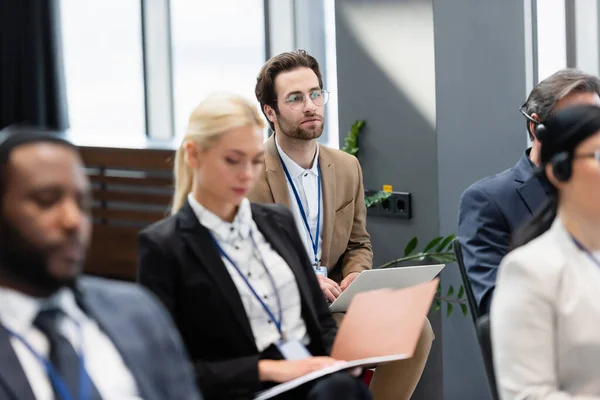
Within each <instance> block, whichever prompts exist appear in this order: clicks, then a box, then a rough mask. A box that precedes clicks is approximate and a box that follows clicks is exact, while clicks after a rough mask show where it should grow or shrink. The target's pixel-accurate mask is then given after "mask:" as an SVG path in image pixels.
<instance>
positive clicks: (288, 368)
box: [258, 357, 343, 383]
mask: <svg viewBox="0 0 600 400" xmlns="http://www.w3.org/2000/svg"><path fill="white" fill-rule="evenodd" d="M340 362H343V361H340V360H336V359H334V358H331V357H310V358H305V359H303V360H295V361H288V360H281V361H279V360H260V361H259V362H258V376H259V379H260V380H261V381H262V382H267V381H268V382H277V383H282V382H287V381H290V380H292V379H295V378H298V377H300V376H302V375H306V374H308V373H310V372H313V371H316V370H318V369H322V368H325V367H329V366H332V365H334V364H337V363H340Z"/></svg>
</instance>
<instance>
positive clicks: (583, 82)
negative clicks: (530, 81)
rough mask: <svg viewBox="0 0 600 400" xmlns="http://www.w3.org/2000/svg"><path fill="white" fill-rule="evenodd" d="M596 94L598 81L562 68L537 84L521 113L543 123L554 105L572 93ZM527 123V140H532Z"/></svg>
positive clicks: (595, 78) (599, 89) (572, 69)
mask: <svg viewBox="0 0 600 400" xmlns="http://www.w3.org/2000/svg"><path fill="white" fill-rule="evenodd" d="M581 92H583V93H597V94H598V95H600V79H598V78H597V77H595V76H593V75H590V74H586V73H584V72H582V71H580V70H578V69H575V68H564V69H561V70H559V71H557V72H555V73H554V74H552V75H550V76H549V77H548V78H546V79H544V80H543V81H541V82H540V83H538V84H537V85H536V86H535V87H534V88H533V90H532V91H531V93H529V97H527V101H526V102H525V104H523V107H522V109H523V111H524V112H525V113H527V115H529V116H531V115H532V114H534V113H535V114H537V115H539V116H540V120H541V122H542V123H543V122H544V121H546V120H548V119H549V118H550V116H551V115H552V114H553V111H554V107H556V104H557V103H558V102H559V101H560V100H562V99H563V98H565V97H566V96H568V95H570V94H572V93H581ZM529 126H530V122H529V120H528V121H527V132H529V138H530V139H533V137H532V132H531V131H530V129H529Z"/></svg>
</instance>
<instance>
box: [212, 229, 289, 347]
mask: <svg viewBox="0 0 600 400" xmlns="http://www.w3.org/2000/svg"><path fill="white" fill-rule="evenodd" d="M210 235H211V237H212V239H213V242H214V243H215V246H217V250H218V251H219V253H220V254H221V255H222V256H223V257H225V258H226V259H227V261H229V263H230V264H231V265H233V268H234V269H235V270H236V271H237V273H238V274H239V275H240V277H241V278H242V280H243V281H244V283H245V284H246V286H248V289H250V291H251V292H252V294H253V295H254V297H255V298H256V300H258V302H259V303H260V305H261V306H262V308H263V309H264V310H265V312H266V313H267V315H268V316H269V318H271V321H273V323H274V324H275V327H276V328H277V331H278V332H279V335H280V336H281V339H282V340H285V332H283V308H282V307H281V299H280V298H279V292H278V291H277V286H276V285H275V280H274V279H273V276H272V275H271V273H270V272H269V269H268V268H267V265H266V264H265V261H264V260H263V258H262V256H261V254H260V251H259V250H258V246H257V245H256V242H255V241H254V237H253V236H252V233H250V239H251V240H252V246H253V247H254V250H255V251H256V253H257V255H258V259H259V261H260V263H261V264H262V266H263V268H264V269H265V272H266V273H267V276H268V277H269V280H270V281H271V285H272V286H273V293H274V294H275V298H276V300H277V307H278V308H279V319H277V318H275V315H274V314H273V312H272V311H271V309H270V308H269V306H268V305H267V304H266V303H265V302H264V301H263V300H262V298H261V297H260V295H259V294H258V293H256V290H255V289H254V287H253V286H252V284H251V283H250V281H249V280H248V278H246V277H245V276H244V274H243V273H242V271H241V270H240V269H239V267H238V266H237V264H236V263H235V262H234V261H233V259H232V258H231V257H230V256H229V254H227V253H226V252H225V250H223V248H222V247H221V245H220V244H219V242H218V241H217V239H216V238H215V237H214V236H213V234H212V233H210Z"/></svg>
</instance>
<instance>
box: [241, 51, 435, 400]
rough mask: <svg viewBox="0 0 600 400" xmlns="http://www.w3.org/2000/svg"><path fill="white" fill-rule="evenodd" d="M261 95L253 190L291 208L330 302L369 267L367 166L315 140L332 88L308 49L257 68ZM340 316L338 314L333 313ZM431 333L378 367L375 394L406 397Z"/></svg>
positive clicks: (257, 197)
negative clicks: (263, 127)
mask: <svg viewBox="0 0 600 400" xmlns="http://www.w3.org/2000/svg"><path fill="white" fill-rule="evenodd" d="M255 94H256V98H257V99H258V101H259V102H260V105H261V109H262V111H263V113H264V115H265V117H266V118H267V119H268V121H269V125H270V127H271V129H272V130H273V132H274V135H271V137H270V138H269V139H268V141H267V143H266V148H265V169H264V171H263V172H262V175H261V177H260V179H259V180H258V183H257V184H256V186H255V187H254V189H253V190H252V191H251V193H250V195H249V196H248V197H249V199H250V200H251V201H254V202H258V203H281V204H285V205H287V206H288V207H290V208H291V210H292V212H293V214H294V217H295V220H296V225H297V228H298V231H299V232H300V237H301V238H302V241H303V243H304V245H305V248H306V251H307V253H308V255H309V258H310V260H311V261H312V262H313V268H314V270H315V273H316V274H317V278H318V280H319V284H320V286H321V290H322V291H323V294H324V296H325V297H326V298H327V300H329V301H330V302H333V301H334V300H335V299H336V298H337V297H338V296H339V295H340V294H341V293H342V291H343V290H345V289H346V288H347V287H348V285H350V283H352V281H353V280H354V279H356V277H357V276H358V274H359V273H360V272H361V271H364V270H366V269H370V268H372V265H373V252H372V249H371V240H370V237H369V234H368V233H367V229H366V211H367V210H366V207H365V201H364V187H363V180H362V170H361V167H360V164H359V162H358V160H357V159H356V157H354V156H351V155H349V154H346V153H345V152H343V151H340V150H335V149H330V148H328V147H326V146H323V145H321V144H319V143H318V142H317V140H318V138H319V137H320V136H321V134H322V133H323V126H324V120H325V108H324V106H325V104H326V103H327V100H328V97H329V93H328V92H327V91H326V90H324V89H323V80H322V78H321V72H320V70H319V64H318V62H317V60H316V59H315V58H314V57H312V56H310V55H309V54H307V53H306V52H305V51H303V50H298V51H294V52H289V53H282V54H279V55H277V56H275V57H273V58H271V59H270V60H268V61H267V63H266V64H265V65H264V66H263V67H262V69H261V71H260V73H259V74H258V78H257V82H256V88H255ZM334 316H335V317H337V318H336V320H337V321H338V322H339V321H340V319H341V318H342V317H341V315H334ZM432 340H433V331H432V329H431V325H430V324H429V323H428V322H427V323H426V324H425V327H424V329H423V333H422V335H421V338H420V339H419V343H418V345H417V349H416V351H415V354H414V356H413V357H412V358H411V359H409V360H402V361H398V362H393V363H389V364H386V365H384V366H380V367H378V368H377V371H376V373H375V376H374V377H373V381H372V384H371V391H372V392H373V398H374V399H375V400H381V399H408V398H410V396H411V394H412V392H413V391H414V389H415V387H416V385H417V383H418V381H419V379H420V376H421V374H422V372H423V368H424V367H425V363H426V361H427V357H428V355H429V350H430V348H431V342H432Z"/></svg>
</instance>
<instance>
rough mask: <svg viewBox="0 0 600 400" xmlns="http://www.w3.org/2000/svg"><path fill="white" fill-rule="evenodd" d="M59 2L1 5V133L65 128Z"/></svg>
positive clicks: (7, 0) (9, 0)
mask: <svg viewBox="0 0 600 400" xmlns="http://www.w3.org/2000/svg"><path fill="white" fill-rule="evenodd" d="M60 28H61V25H60V0H0V129H1V128H4V127H6V126H8V125H11V124H14V123H22V122H26V123H29V124H33V125H36V126H40V127H44V128H50V129H57V130H63V129H67V128H68V127H69V126H68V125H69V120H68V113H67V99H66V87H65V76H64V68H63V55H62V40H61V34H60V31H61V29H60Z"/></svg>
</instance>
